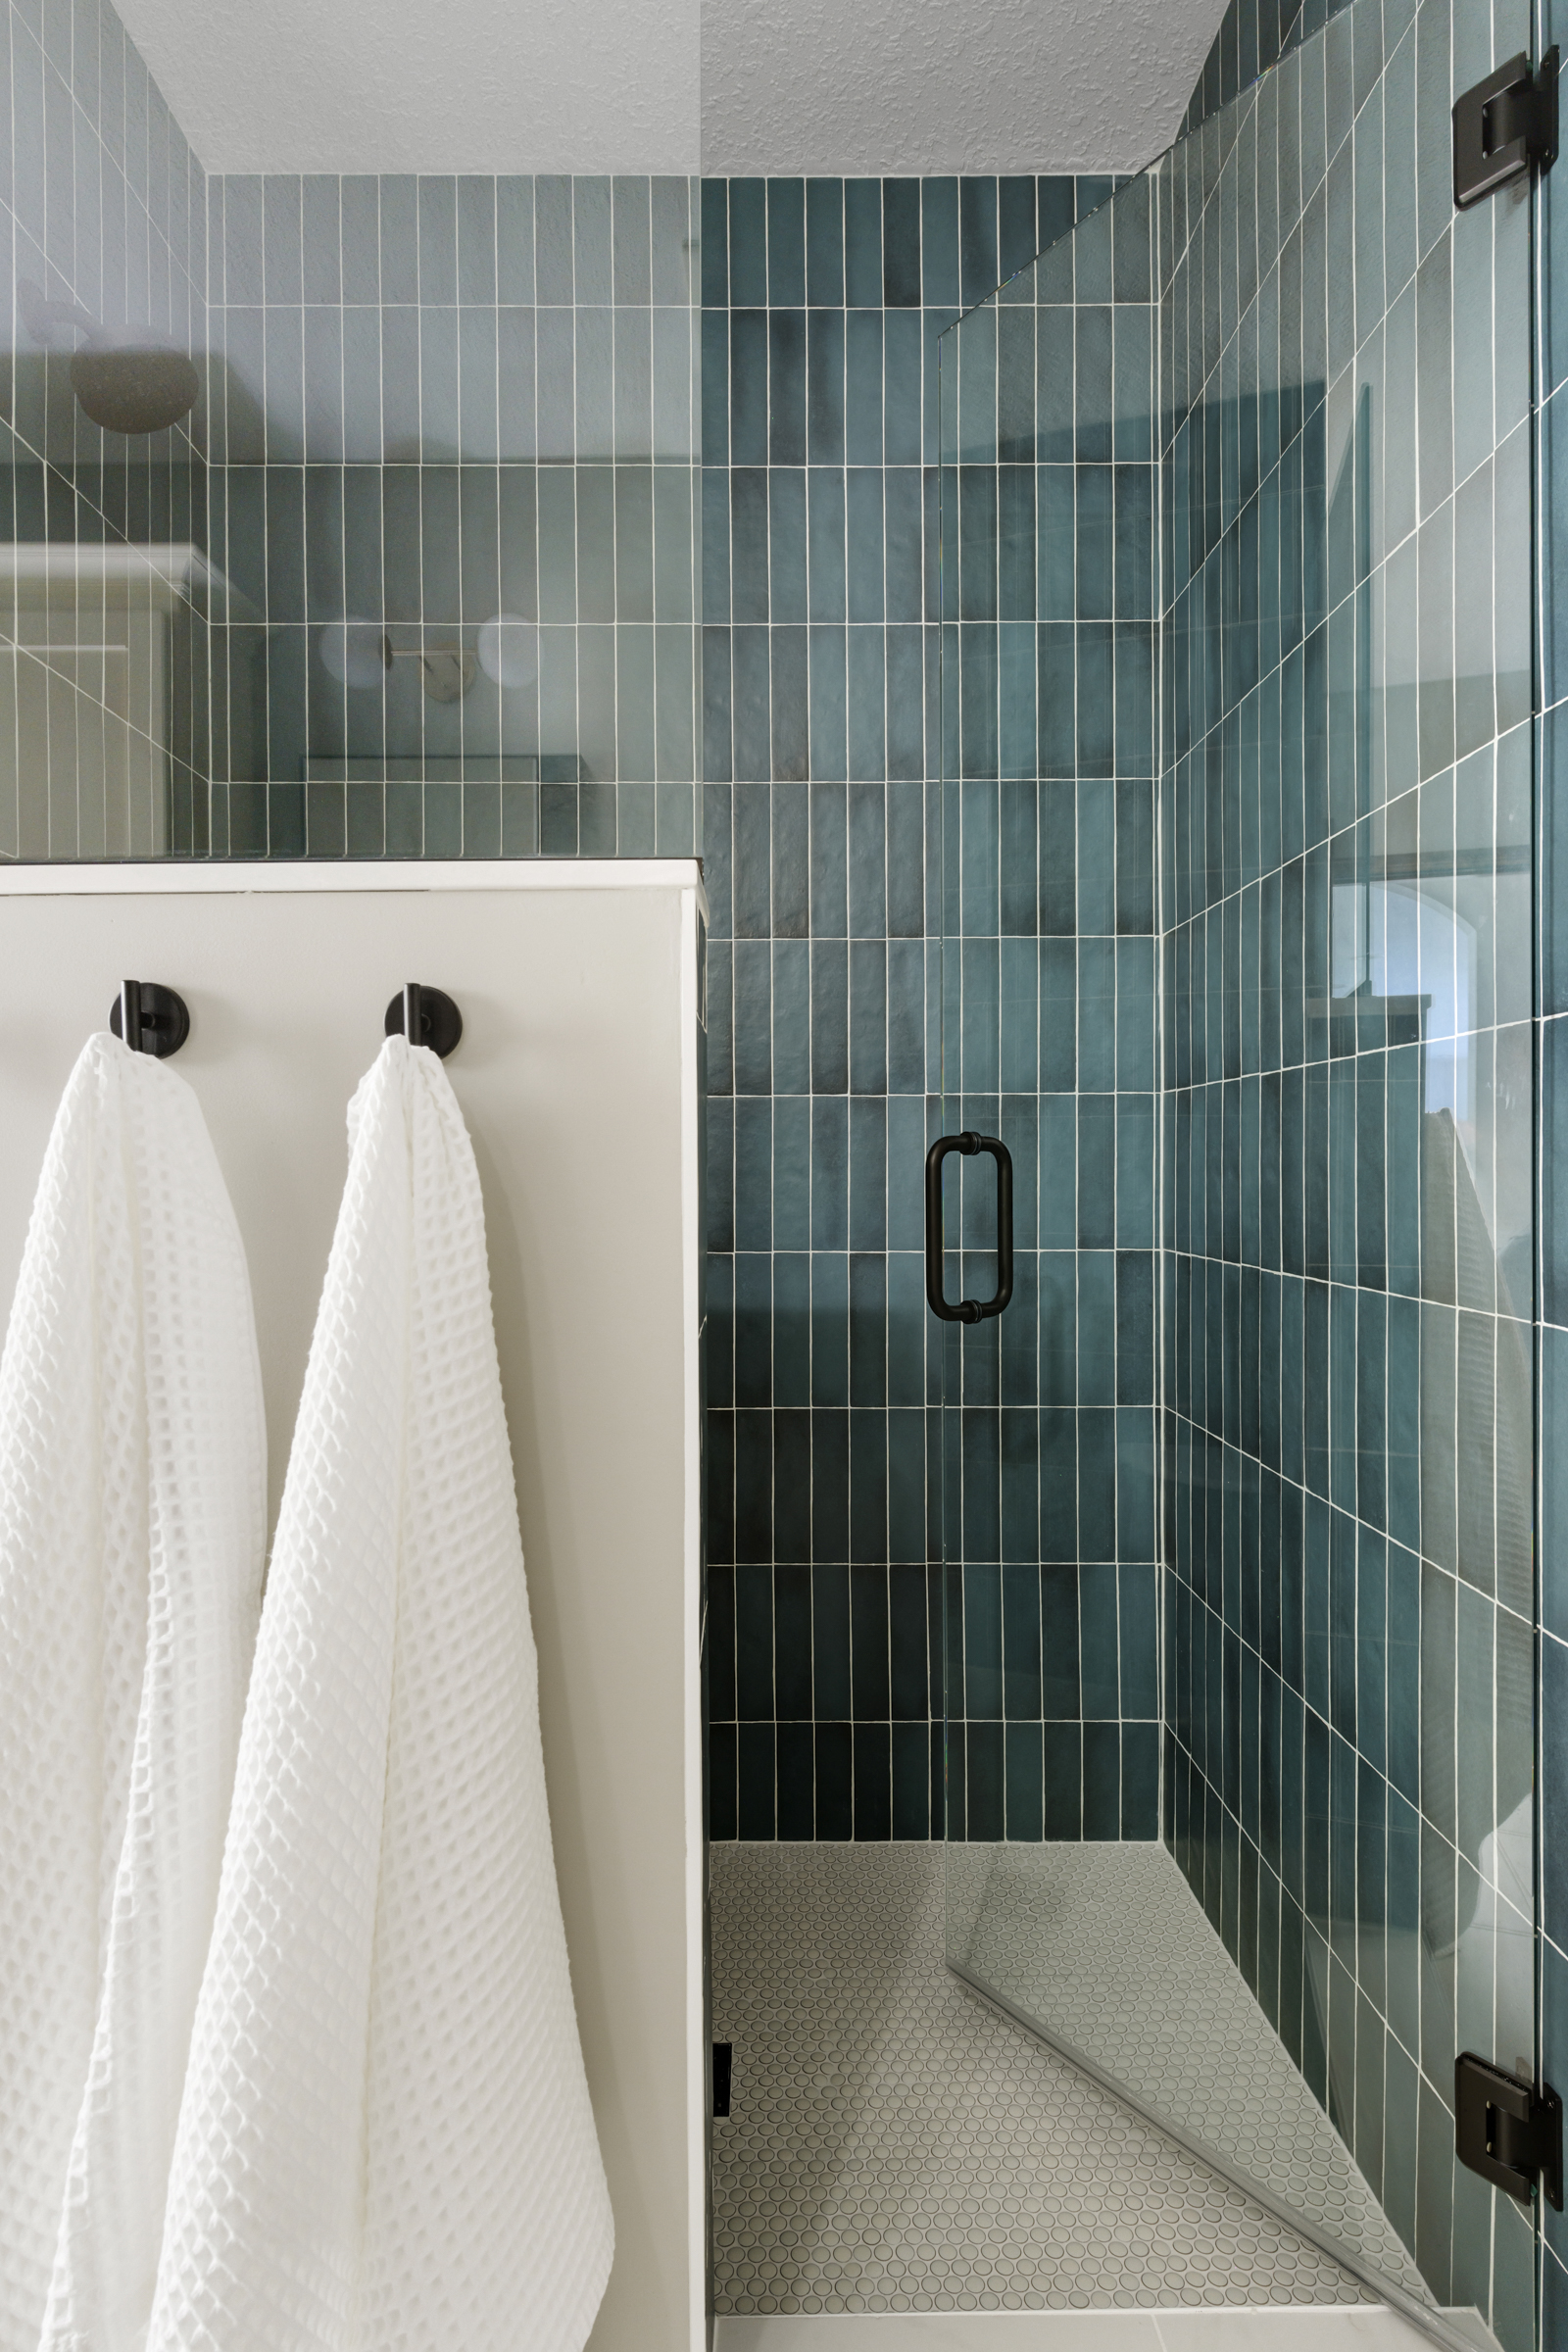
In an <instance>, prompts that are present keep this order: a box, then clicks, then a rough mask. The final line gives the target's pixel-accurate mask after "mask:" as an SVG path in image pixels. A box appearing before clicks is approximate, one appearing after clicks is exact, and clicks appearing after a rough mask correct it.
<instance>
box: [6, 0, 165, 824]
mask: <svg viewBox="0 0 1568 2352" xmlns="http://www.w3.org/2000/svg"><path fill="white" fill-rule="evenodd" d="M0 80H3V84H4V86H3V88H0V126H3V136H0V270H4V273H5V285H4V292H3V299H4V303H5V308H6V311H7V314H8V316H9V318H10V319H11V334H10V338H9V345H8V348H7V350H6V352H5V354H4V356H3V359H0V404H3V413H4V423H5V433H6V441H7V445H8V446H7V453H6V465H5V468H4V471H3V473H0V541H3V542H4V545H3V548H0V857H4V858H103V857H127V856H128V857H142V858H146V857H158V856H161V855H164V854H165V853H166V852H167V851H168V850H169V849H171V848H172V846H173V844H174V841H175V840H176V838H178V837H179V836H180V835H181V834H182V833H183V832H184V831H185V830H186V829H187V828H188V825H189V821H190V811H191V809H192V808H193V806H194V804H195V802H196V800H197V799H198V798H199V797H200V792H199V781H200V779H201V778H203V777H204V776H205V774H206V701H207V646H206V619H205V616H206V613H207V610H208V601H209V600H208V575H207V566H206V564H205V561H204V558H203V548H204V545H205V539H206V475H207V463H206V454H205V447H204V439H203V412H202V409H201V407H200V406H198V408H197V410H196V412H195V414H194V416H187V417H184V418H182V419H181V420H180V421H178V422H177V423H175V424H174V425H173V426H172V428H168V429H164V430H160V431H158V432H155V433H151V434H145V433H144V434H141V435H139V436H137V437H136V438H135V439H127V438H125V437H124V436H123V435H122V434H119V433H111V432H105V431H104V430H102V429H101V428H100V426H99V425H97V424H95V423H94V422H93V421H92V419H91V417H89V416H88V414H87V412H86V410H85V409H84V408H83V407H82V406H81V405H80V404H79V402H78V401H77V399H76V396H75V392H74V390H73V381H72V363H73V357H74V355H75V353H76V352H77V350H78V348H80V349H81V350H82V351H83V352H84V353H86V354H88V355H89V357H90V355H91V354H92V353H93V352H94V351H101V350H102V349H103V348H104V347H105V346H106V344H108V343H109V342H111V341H116V342H119V343H120V344H122V345H126V344H128V345H130V346H132V347H140V348H142V349H146V348H147V347H149V346H154V347H156V346H158V345H161V344H164V343H166V342H167V343H168V344H169V345H171V346H172V347H173V349H174V350H176V351H178V352H192V353H198V354H199V353H200V352H201V351H202V349H203V348H204V345H205V341H206V303H205V296H206V283H207V258H206V220H205V214H204V206H203V186H204V181H203V174H202V172H201V168H200V166H199V165H198V164H197V163H196V161H195V159H194V158H193V156H192V155H191V152H190V149H189V148H188V146H187V145H186V143H185V140H184V138H183V137H182V136H181V133H180V130H179V126H178V124H177V123H174V122H173V120H172V117H171V115H170V113H169V110H168V108H167V107H166V106H165V104H164V101H163V99H162V97H161V96H160V94H159V91H158V89H157V87H156V85H155V84H154V83H153V82H152V81H151V79H150V78H149V76H148V73H147V70H146V68H145V66H144V65H143V64H142V61H141V59H140V57H139V56H138V55H137V52H136V50H135V48H134V47H133V45H132V44H131V43H130V41H128V40H127V39H126V37H125V33H124V28H123V25H121V22H120V19H119V18H118V17H117V16H116V15H115V13H114V11H113V9H112V8H109V7H108V6H100V5H99V0H74V5H70V4H67V0H46V4H45V5H43V6H42V7H41V8H40V7H39V6H37V5H34V6H32V7H16V6H10V7H7V9H6V10H5V15H4V38H3V39H0Z"/></svg>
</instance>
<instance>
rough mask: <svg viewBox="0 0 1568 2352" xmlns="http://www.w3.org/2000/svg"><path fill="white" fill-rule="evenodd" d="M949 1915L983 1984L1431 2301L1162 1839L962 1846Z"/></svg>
mask: <svg viewBox="0 0 1568 2352" xmlns="http://www.w3.org/2000/svg"><path fill="white" fill-rule="evenodd" d="M948 1913H949V1941H950V1947H951V1948H952V1950H953V1954H954V1957H955V1959H956V1960H957V1961H958V1962H959V1964H960V1965H961V1966H963V1968H964V1969H965V1970H966V1972H967V1973H968V1974H969V1975H970V1976H972V1977H974V1978H975V1979H976V1980H977V1981H978V1982H979V1983H980V1984H981V1985H984V1986H985V1987H986V1988H987V1989H988V1990H990V1991H992V1992H995V1993H997V1994H999V1995H1000V1996H1001V1998H1002V1999H1003V2000H1005V2001H1006V2002H1007V2003H1008V2004H1009V2005H1010V2006H1011V2007H1013V2008H1015V2009H1018V2010H1021V2011H1022V2012H1023V2014H1024V2015H1025V2016H1026V2017H1030V2018H1033V2019H1036V2020H1038V2021H1039V2023H1040V2025H1041V2026H1042V2027H1043V2029H1044V2030H1045V2031H1046V2032H1047V2033H1049V2034H1054V2036H1055V2037H1056V2038H1058V2039H1059V2040H1061V2041H1062V2042H1064V2043H1066V2044H1067V2046H1068V2047H1069V2048H1072V2049H1075V2050H1079V2051H1081V2052H1082V2053H1083V2055H1084V2056H1085V2057H1086V2058H1088V2059H1090V2060H1092V2061H1093V2063H1094V2064H1095V2065H1096V2066H1098V2067H1100V2068H1101V2069H1102V2070H1103V2072H1104V2073H1105V2074H1107V2075H1111V2076H1113V2077H1114V2078H1115V2080H1116V2081H1117V2082H1124V2083H1126V2085H1127V2087H1128V2089H1129V2090H1130V2091H1131V2092H1132V2093H1133V2095H1134V2096H1135V2097H1137V2098H1138V2099H1139V2101H1140V2102H1141V2104H1142V2105H1144V2106H1145V2107H1147V2108H1149V2109H1150V2110H1151V2111H1152V2113H1153V2114H1155V2115H1156V2116H1160V2115H1162V2116H1168V2117H1169V2118H1170V2120H1171V2121H1172V2122H1173V2123H1175V2124H1177V2125H1178V2126H1179V2127H1180V2128H1181V2129H1182V2130H1183V2131H1187V2132H1189V2133H1191V2134H1192V2136H1193V2137H1194V2138H1197V2139H1201V2140H1203V2141H1205V2142H1206V2143H1207V2144H1208V2146H1209V2147H1211V2148H1213V2149H1215V2150H1216V2151H1217V2152H1218V2153H1219V2154H1220V2155H1221V2156H1223V2157H1224V2158H1225V2159H1226V2160H1227V2161H1228V2162H1229V2163H1231V2164H1232V2165H1235V2166H1236V2167H1238V2168H1239V2169H1240V2170H1241V2171H1243V2172H1245V2173H1247V2174H1249V2175H1250V2177H1251V2179H1253V2180H1256V2181H1258V2182H1259V2183H1260V2184H1261V2185H1262V2186H1263V2187H1264V2188H1267V2189H1270V2190H1271V2191H1272V2192H1273V2194H1274V2195H1275V2196H1276V2197H1278V2198H1280V2199H1281V2200H1282V2201H1283V2202H1284V2203H1287V2204H1289V2205H1291V2206H1292V2207H1294V2208H1296V2209H1297V2210H1299V2212H1301V2213H1302V2214H1304V2215H1305V2216H1306V2217H1307V2218H1308V2219H1309V2220H1310V2221H1311V2222H1312V2223H1314V2224H1315V2225H1316V2227H1317V2228H1318V2229H1322V2230H1325V2231H1327V2232H1330V2233H1332V2235H1334V2236H1335V2237H1337V2238H1339V2239H1341V2240H1343V2242H1344V2243H1345V2244H1346V2245H1348V2246H1352V2247H1354V2248H1355V2249H1356V2251H1357V2252H1359V2253H1360V2254H1361V2255H1362V2257H1363V2259H1364V2260H1366V2261H1368V2262H1372V2263H1375V2264H1376V2265H1377V2266H1378V2268H1379V2269H1380V2270H1382V2271H1383V2272H1384V2273H1385V2274H1386V2275H1387V2276H1388V2277H1390V2278H1393V2279H1395V2280H1396V2281H1397V2283H1398V2284H1399V2285H1400V2286H1402V2287H1403V2288H1404V2289H1405V2291H1406V2293H1408V2294H1412V2295H1414V2296H1415V2297H1416V2298H1417V2299H1418V2300H1419V2301H1422V2302H1426V2301H1428V2300H1429V2299H1430V2298H1429V2297H1428V2295H1427V2290H1426V2288H1425V2286H1424V2285H1423V2283H1422V2280H1421V2275H1420V2273H1419V2271H1418V2270H1417V2269H1416V2267H1415V2264H1414V2263H1413V2262H1412V2261H1411V2259H1410V2257H1409V2255H1408V2254H1407V2253H1406V2251H1405V2249H1404V2247H1403V2245H1402V2244H1401V2243H1400V2240H1399V2237H1398V2234H1397V2231H1396V2230H1395V2229H1394V2228H1393V2227H1392V2225H1391V2223H1390V2222H1389V2219H1388V2217H1387V2215H1386V2214H1385V2213H1384V2211H1383V2208H1382V2206H1381V2205H1380V2204H1379V2203H1378V2200H1377V2198H1376V2197H1375V2196H1374V2194H1373V2192H1372V2190H1371V2188H1370V2187H1369V2186H1368V2184H1367V2181H1366V2180H1365V2178H1364V2177H1363V2175H1362V2174H1361V2172H1360V2171H1359V2170H1358V2168H1357V2166H1356V2163H1355V2160H1354V2158H1353V2157H1352V2156H1351V2154H1350V2152H1349V2150H1348V2148H1347V2146H1346V2144H1345V2142H1344V2140H1343V2139H1342V2138H1341V2137H1340V2134H1339V2132H1338V2131H1336V2130H1335V2128H1334V2126H1333V2125H1332V2124H1331V2123H1330V2121H1329V2119H1328V2117H1327V2116H1326V2115H1325V2114H1324V2112H1323V2110H1322V2108H1321V2107H1320V2106H1319V2105H1318V2103H1317V2101H1316V2099H1315V2098H1313V2096H1312V2094H1311V2092H1310V2091H1309V2090H1308V2088H1307V2086H1306V2084H1305V2082H1303V2081H1302V2079H1301V2077H1300V2075H1299V2073H1298V2071H1297V2069H1296V2067H1295V2066H1294V2065H1293V2064H1292V2062H1291V2056H1290V2052H1289V2051H1288V2050H1287V2049H1286V2047H1285V2044H1284V2043H1283V2042H1282V2041H1281V2039H1280V2037H1279V2035H1278V2034H1276V2033H1275V2031H1274V2029H1273V2027H1272V2026H1271V2025H1270V2024H1269V2022H1268V2019H1267V2018H1266V2017H1265V2016H1264V2014H1263V2012H1262V2010H1261V2009H1260V2008H1259V2006H1258V2004H1257V2002H1256V2001H1255V2000H1254V1998H1253V1997H1252V1994H1251V1993H1250V1991H1249V1989H1248V1986H1247V1981H1246V1979H1245V1978H1244V1977H1243V1975H1242V1973H1241V1971H1240V1969H1239V1968H1238V1967H1237V1966H1236V1964H1235V1962H1234V1961H1233V1960H1232V1959H1231V1956H1230V1954H1229V1953H1228V1952H1227V1951H1226V1949H1225V1947H1224V1945H1223V1944H1222V1943H1221V1941H1220V1939H1219V1937H1218V1936H1216V1935H1215V1933H1214V1931H1213V1929H1212V1927H1211V1926H1210V1925H1209V1922H1208V1919H1207V1916H1206V1915H1205V1913H1204V1911H1203V1909H1202V1906H1201V1904H1200V1903H1199V1902H1198V1901H1197V1899H1196V1898H1195V1896H1194V1894H1193V1892H1192V1889H1191V1888H1190V1887H1189V1886H1188V1885H1187V1882H1186V1880H1185V1879H1184V1878H1183V1877H1182V1874H1181V1872H1180V1870H1179V1869H1178V1868H1177V1866H1176V1862H1175V1860H1174V1858H1173V1856H1172V1855H1170V1854H1169V1853H1167V1851H1166V1850H1165V1848H1164V1846H1163V1845H1156V1844H1130V1843H1129V1844H1119V1845H1113V1844H1075V1845H1053V1844H1047V1845H971V1846H954V1847H953V1848H952V1849H951V1850H950V1853H949V1875H948Z"/></svg>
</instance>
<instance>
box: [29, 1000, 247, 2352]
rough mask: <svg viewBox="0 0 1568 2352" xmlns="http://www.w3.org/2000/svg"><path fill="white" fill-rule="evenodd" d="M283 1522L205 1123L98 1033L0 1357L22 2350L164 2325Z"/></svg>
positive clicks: (134, 1057) (145, 1059)
mask: <svg viewBox="0 0 1568 2352" xmlns="http://www.w3.org/2000/svg"><path fill="white" fill-rule="evenodd" d="M266 1499H267V1463H266V1439H265V1434H264V1426H263V1419H262V1388H261V1372H260V1367H259V1365H258V1362H257V1354H256V1333H255V1326H254V1322H253V1318H252V1311H251V1296H250V1286H249V1282H248V1279H247V1275H246V1270H245V1256H244V1251H243V1249H242V1247H241V1244H240V1238H239V1232H238V1229H237V1227H236V1225H235V1223H234V1214H233V1210H232V1208H231V1207H230V1205H229V1201H228V1196H227V1194H226V1193H225V1191H224V1189H223V1180H222V1177H221V1174H220V1172H219V1167H218V1161H217V1158H216V1156H215V1155H214V1152H213V1147H212V1143H211V1140H210V1138H209V1136H208V1133H207V1129H206V1126H205V1124H204V1123H203V1120H202V1115H201V1110H200V1107H199V1106H198V1103H197V1101H196V1098H195V1096H194V1095H193V1094H192V1092H191V1090H190V1088H189V1087H188V1086H187V1085H186V1083H185V1081H184V1080H183V1079H182V1078H180V1077H179V1076H177V1075H176V1073H175V1072H174V1071H173V1070H172V1069H168V1068H166V1067H165V1066H164V1065H163V1064H162V1063H160V1062H158V1061H156V1060H154V1059H152V1058H151V1057H150V1056H148V1055H145V1054H130V1053H127V1052H126V1051H125V1049H124V1047H123V1046H122V1045H121V1044H120V1043H119V1042H118V1041H117V1040H116V1039H114V1038H112V1037H109V1036H107V1035H104V1036H97V1037H94V1038H92V1039H90V1040H89V1042H88V1044H87V1045H86V1047H85V1048H84V1050H83V1052H82V1054H81V1056H80V1059H79V1060H78V1061H77V1063H76V1066H75V1069H74V1070H73V1072H72V1076H71V1081H70V1084H69V1085H68V1086H67V1088H66V1092H65V1095H64V1098H63V1099H62V1102H61V1104H60V1108H59V1111H58V1112H57V1114H56V1117H55V1124H54V1131H53V1133H52V1135H51V1136H50V1139H49V1149H48V1152H47V1155H46V1157H45V1160H44V1165H43V1173H42V1175H41V1177H40V1179H39V1183H38V1191H37V1196H36V1199H35V1201H34V1203H33V1211H32V1221H31V1224H30V1226H29V1228H28V1233H27V1242H26V1249H25V1253H24V1256H23V1261H22V1270H21V1275H20V1277H19V1280H18V1284H17V1294H16V1300H15V1304H14V1306H13V1308H12V1313H11V1322H10V1327H9V1329H8V1331H7V1334H6V1344H5V1354H4V1360H3V1363H0V2352H38V2347H39V2344H40V2342H41V2343H43V2344H44V2345H45V2346H49V2345H58V2346H64V2345H67V2344H71V2345H82V2346H88V2345H90V2346H91V2347H92V2352H119V2348H120V2347H122V2346H130V2345H132V2344H133V2343H135V2342H137V2341H139V2339H140V2335H141V2331H142V2330H143V2329H144V2328H145V2327H146V2324H147V2315H148V2312H149V2310H150V2308H151V2303H152V2293H153V2284H154V2279H155V2277H156V2272H157V2264H158V2250H159V2243H160V2239H161V2237H162V2232H163V2219H164V2195H165V2187H166V2183H167V2180H168V2167H169V2157H170V2151H171V2148H172V2144H173V2137H174V2126H175V2122H176V2119H177V2115H178V2108H179V2096H180V2085H181V2082H182V2081H183V2078H184V2071H185V2055H186V2050H187V2047H188V2043H189V2036H190V2026H191V2019H192V2015H193V2013H194V2010H195V2005H196V1995H197V1990H198V1987H199V1985H200V1983H201V1972H202V1966H203V1962H204V1960H205V1958H206V1953H207V1944H208V1937H209V1935H210V1933H211V1929H212V1922H213V1912H214V1905H215V1903H216V1900H217V1893H218V1881H219V1868H220V1863H221V1855H222V1845H223V1829H224V1824H225V1821H226V1819H227V1814H228V1798H229V1790H230V1788H231V1786H232V1780H233V1769H234V1755H235V1748H236V1744H237V1741H238V1738H239V1727H240V1718H241V1713H242V1710H243V1706H244V1698H245V1684H246V1677H247V1674H248V1671H249V1667H250V1659H251V1647H252V1642H253V1639H254V1635H255V1629H256V1612H257V1604H258V1601H259V1598H260V1593H261V1577H262V1559H263V1552H264V1546H265V1541H266Z"/></svg>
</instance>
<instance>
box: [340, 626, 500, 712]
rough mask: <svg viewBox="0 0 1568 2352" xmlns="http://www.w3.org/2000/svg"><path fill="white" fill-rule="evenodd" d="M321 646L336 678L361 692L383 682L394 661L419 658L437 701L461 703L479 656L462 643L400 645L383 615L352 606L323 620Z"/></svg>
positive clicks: (428, 687)
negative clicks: (362, 613) (363, 615)
mask: <svg viewBox="0 0 1568 2352" xmlns="http://www.w3.org/2000/svg"><path fill="white" fill-rule="evenodd" d="M317 650H318V651H319V654H320V657H321V662H322V665H323V667H324V668H326V669H327V670H328V671H330V673H331V675H332V676H333V677H334V678H339V679H341V680H342V682H343V684H344V685H345V686H349V687H353V688H354V689H356V690H357V691H358V692H361V693H364V692H366V691H368V689H369V688H370V687H373V686H379V685H380V684H381V682H382V680H383V678H384V677H385V674H386V672H387V671H388V670H389V669H390V668H391V667H392V664H393V662H417V663H418V664H419V679H420V683H421V684H422V686H423V688H424V692H425V698H426V700H427V701H429V702H432V703H460V702H461V701H462V700H463V697H464V696H465V695H466V693H467V691H468V688H469V687H470V686H471V685H472V684H473V679H474V661H473V656H472V655H471V654H470V653H467V652H466V650H465V649H464V647H462V646H461V645H394V644H393V643H392V640H391V638H390V637H389V636H388V635H387V632H386V631H385V629H383V628H382V627H381V626H380V624H379V623H378V622H377V621H373V620H361V619H359V618H358V617H357V616H356V615H355V614H354V613H348V614H346V615H345V616H344V618H343V619H342V620H329V621H327V622H326V623H325V624H324V625H323V627H322V629H321V631H320V634H319V637H318V639H317Z"/></svg>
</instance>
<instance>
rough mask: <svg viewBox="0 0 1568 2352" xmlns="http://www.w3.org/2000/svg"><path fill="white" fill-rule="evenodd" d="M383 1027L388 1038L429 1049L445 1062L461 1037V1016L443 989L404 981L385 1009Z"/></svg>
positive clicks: (412, 981)
mask: <svg viewBox="0 0 1568 2352" xmlns="http://www.w3.org/2000/svg"><path fill="white" fill-rule="evenodd" d="M385 1027H386V1034H387V1036H388V1037H407V1038H408V1039H409V1041H410V1043H411V1044H412V1045H416V1046H428V1047H429V1049H430V1051H431V1053H432V1054H440V1056H441V1059H442V1060H443V1061H445V1059H446V1057H447V1055H448V1054H450V1053H451V1052H452V1049H453V1047H454V1046H455V1045H456V1044H457V1042H458V1040H459V1039H460V1038H461V1037H462V1035H463V1015H462V1013H461V1012H460V1011H459V1010H458V1008H457V1006H456V1005H454V1004H453V1002H452V999H451V998H450V997H449V996H447V995H446V994H445V993H444V991H443V990H441V989H439V988H424V987H422V986H421V985H420V983H419V982H418V981H417V980H406V981H405V982H404V984H403V986H402V987H401V988H400V989H399V991H398V993H397V995H396V996H395V997H394V998H393V1000H392V1002H391V1004H390V1005H388V1006H387V1008H386V1023H385Z"/></svg>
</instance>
